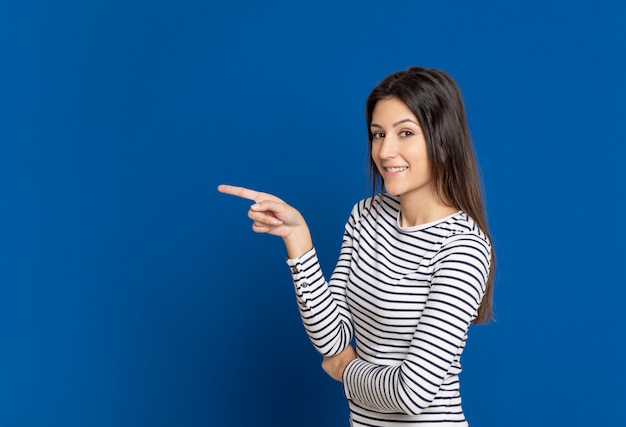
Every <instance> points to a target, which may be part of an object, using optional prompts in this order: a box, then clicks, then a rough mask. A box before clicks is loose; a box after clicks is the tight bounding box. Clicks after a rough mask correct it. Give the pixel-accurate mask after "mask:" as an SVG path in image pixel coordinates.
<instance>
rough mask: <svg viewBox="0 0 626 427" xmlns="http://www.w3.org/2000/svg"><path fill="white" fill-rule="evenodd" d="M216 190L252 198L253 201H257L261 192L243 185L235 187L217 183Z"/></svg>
mask: <svg viewBox="0 0 626 427" xmlns="http://www.w3.org/2000/svg"><path fill="white" fill-rule="evenodd" d="M217 191H219V192H220V193H224V194H230V195H231V196H236V197H241V198H242V199H248V200H252V201H254V202H259V201H260V200H258V199H260V198H261V197H260V196H262V195H263V193H259V192H258V191H254V190H250V189H248V188H244V187H236V186H234V185H223V184H222V185H219V186H218V187H217Z"/></svg>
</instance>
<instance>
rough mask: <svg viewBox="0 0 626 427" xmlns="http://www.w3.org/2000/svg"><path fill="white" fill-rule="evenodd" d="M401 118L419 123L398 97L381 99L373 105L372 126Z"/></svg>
mask: <svg viewBox="0 0 626 427" xmlns="http://www.w3.org/2000/svg"><path fill="white" fill-rule="evenodd" d="M401 120H411V121H414V122H416V123H419V121H418V120H417V117H415V114H414V113H413V111H411V109H410V108H409V107H408V106H407V105H406V104H405V103H404V102H403V101H402V100H400V99H398V98H385V99H381V100H380V101H378V102H377V103H376V105H374V110H373V111H372V123H371V124H372V126H374V125H378V126H386V125H393V124H394V123H397V122H398V121H401Z"/></svg>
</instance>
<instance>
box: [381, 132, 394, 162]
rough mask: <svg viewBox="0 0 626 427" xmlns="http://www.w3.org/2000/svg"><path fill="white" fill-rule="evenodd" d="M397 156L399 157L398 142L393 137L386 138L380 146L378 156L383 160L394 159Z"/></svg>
mask: <svg viewBox="0 0 626 427" xmlns="http://www.w3.org/2000/svg"><path fill="white" fill-rule="evenodd" d="M397 155H398V141H397V140H396V139H395V138H393V137H389V136H386V137H385V139H384V140H383V142H382V143H381V145H380V150H379V151H378V156H379V157H380V158H381V159H393V158H394V157H396V156H397Z"/></svg>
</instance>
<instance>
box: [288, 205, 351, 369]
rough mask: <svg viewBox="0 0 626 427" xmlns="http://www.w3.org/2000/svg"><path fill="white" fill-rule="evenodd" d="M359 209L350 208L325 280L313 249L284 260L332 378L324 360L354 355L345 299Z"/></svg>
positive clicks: (306, 323) (309, 331)
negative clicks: (348, 216) (328, 277)
mask: <svg viewBox="0 0 626 427" xmlns="http://www.w3.org/2000/svg"><path fill="white" fill-rule="evenodd" d="M360 209H362V206H360V204H359V205H357V206H355V207H354V209H353V210H352V213H351V215H350V218H349V220H348V223H347V224H346V226H345V231H344V235H343V240H342V244H341V251H340V254H339V259H338V261H337V265H336V267H335V269H334V271H333V274H332V276H331V278H330V281H329V282H326V280H325V278H324V275H323V274H322V271H321V267H320V264H319V260H318V258H317V255H316V253H315V250H312V251H310V252H308V253H306V254H305V255H304V256H302V257H300V258H298V259H289V260H287V263H288V264H289V266H290V267H291V272H292V278H293V282H294V285H295V291H296V298H297V300H298V307H299V309H300V315H301V317H302V322H303V324H304V328H305V329H306V331H307V334H308V335H309V338H310V339H311V342H312V343H313V345H314V346H315V348H316V349H317V350H318V351H319V352H320V353H321V354H322V355H324V356H326V357H325V359H324V363H323V364H322V367H323V368H324V370H326V371H327V373H329V375H331V376H333V377H334V378H335V379H339V378H336V376H335V375H333V374H331V372H329V371H328V370H327V366H326V365H327V359H330V358H332V357H333V356H337V355H340V354H342V353H343V352H344V351H345V352H346V353H345V354H343V356H344V357H343V358H340V359H338V360H336V362H339V361H342V362H345V363H346V364H347V361H346V358H345V356H346V355H347V354H350V352H351V353H352V354H354V349H353V348H352V346H350V340H351V339H352V336H353V334H354V328H353V324H352V316H351V314H350V309H349V307H348V303H347V300H346V283H347V280H348V276H349V274H350V265H351V263H352V256H353V255H352V252H353V242H354V240H353V233H354V229H355V224H356V223H357V221H358V216H359V211H360ZM353 357H356V355H355V354H354V355H353ZM343 367H345V365H344V366H343ZM343 367H341V370H343Z"/></svg>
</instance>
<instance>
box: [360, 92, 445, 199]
mask: <svg viewBox="0 0 626 427" xmlns="http://www.w3.org/2000/svg"><path fill="white" fill-rule="evenodd" d="M370 130H371V133H372V144H371V148H372V152H371V155H372V160H373V161H374V163H375V164H376V168H377V169H378V172H379V173H380V175H381V176H382V177H383V181H384V183H385V190H386V191H387V193H389V194H391V195H394V196H400V200H401V201H402V202H403V203H404V202H405V201H409V200H416V201H419V203H420V204H423V203H428V202H429V201H430V200H433V198H434V188H433V184H432V178H431V170H430V162H429V160H428V149H427V147H426V140H425V138H424V134H423V132H422V128H421V126H420V124H419V121H418V120H417V118H416V117H415V114H413V112H412V111H411V110H410V109H409V108H408V107H407V106H406V104H405V103H404V102H402V101H400V100H399V99H397V98H385V99H381V100H379V101H378V102H377V103H376V106H375V107H374V111H373V112H372V123H371V125H370Z"/></svg>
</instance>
